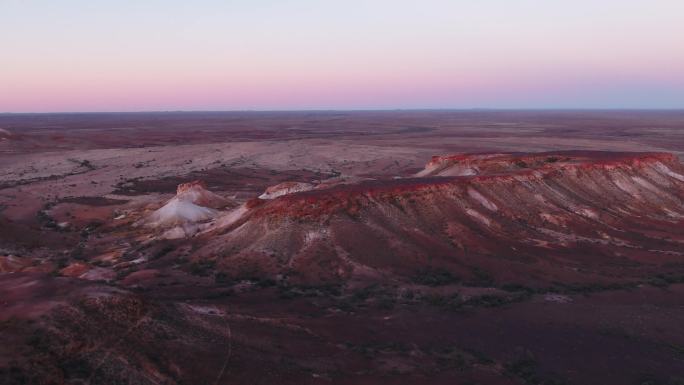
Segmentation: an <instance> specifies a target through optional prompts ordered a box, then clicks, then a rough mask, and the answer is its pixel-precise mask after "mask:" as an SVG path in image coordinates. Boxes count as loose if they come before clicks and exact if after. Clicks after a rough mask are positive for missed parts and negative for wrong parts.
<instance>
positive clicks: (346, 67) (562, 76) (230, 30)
mask: <svg viewBox="0 0 684 385" xmlns="http://www.w3.org/2000/svg"><path fill="white" fill-rule="evenodd" d="M140 3H141V2H134V1H132V0H131V1H121V2H116V3H114V2H112V4H109V5H101V4H99V2H87V1H84V0H82V1H76V0H72V1H68V0H67V1H64V2H59V4H51V5H49V6H46V5H45V3H44V2H38V1H18V0H17V1H15V0H9V1H7V2H3V4H2V5H0V46H2V47H3V51H2V67H0V68H1V70H0V112H34V111H36V112H45V111H127V110H133V111H140V110H179V109H184V110H230V109H321V108H323V109H336V108H338V109H347V108H354V109H356V108H361V109H364V108H471V107H492V108H496V107H503V108H554V107H570V108H604V107H613V108H634V107H637V108H639V107H642V108H684V49H682V44H681V36H684V20H683V18H684V16H682V15H684V5H682V4H684V3H683V2H681V1H674V0H672V1H658V2H652V1H630V0H623V1H617V0H615V1H613V0H607V1H603V2H601V4H600V5H597V4H596V3H597V2H594V1H588V0H579V1H557V2H548V1H541V0H538V1H537V0H520V1H516V2H511V1H504V0H483V1H481V2H459V1H440V0H427V1H421V2H410V1H389V0H378V1H373V2H367V1H366V2H364V1H354V0H352V1H346V2H341V1H340V2H336V1H330V2H325V4H320V3H321V2H313V1H290V2H275V1H264V2H253V1H252V2H248V1H236V2H220V1H200V2H197V3H194V2H193V5H190V4H189V3H188V2H181V1H154V0H153V1H149V2H143V4H140ZM228 3H230V4H228ZM256 3H259V4H256ZM283 3H287V4H283ZM369 3H372V4H369ZM419 3H420V4H419ZM460 3H462V4H460ZM474 3H476V4H474Z"/></svg>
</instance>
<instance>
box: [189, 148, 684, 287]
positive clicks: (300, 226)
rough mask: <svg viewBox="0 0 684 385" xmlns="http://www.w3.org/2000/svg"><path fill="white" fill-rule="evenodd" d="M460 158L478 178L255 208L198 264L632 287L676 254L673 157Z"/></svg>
mask: <svg viewBox="0 0 684 385" xmlns="http://www.w3.org/2000/svg"><path fill="white" fill-rule="evenodd" d="M459 157H460V158H458V159H459V162H461V161H463V159H468V162H469V163H470V164H471V165H472V166H474V167H477V168H478V169H479V170H480V171H481V173H480V174H478V175H470V176H446V177H445V176H430V177H422V178H407V179H399V180H393V181H364V182H361V183H356V184H350V185H340V186H335V187H332V188H329V189H321V190H312V191H306V192H300V193H294V194H289V195H285V196H282V197H278V198H276V199H273V200H271V201H260V200H254V201H252V202H250V204H249V205H248V207H249V208H250V209H249V211H248V212H247V213H246V214H245V215H243V216H242V218H241V219H240V220H238V221H236V222H235V223H233V224H232V225H231V226H229V227H227V228H223V229H219V230H217V231H215V232H214V233H211V234H208V235H207V237H206V238H204V239H203V240H202V242H203V247H202V250H201V251H200V252H199V253H198V255H205V256H211V257H212V258H217V256H220V257H221V258H219V262H220V263H219V267H220V268H224V269H227V270H232V269H238V268H240V267H244V266H245V264H248V265H250V266H256V267H255V268H257V269H260V270H262V271H264V272H265V273H267V274H282V273H283V272H291V273H293V274H295V275H298V276H301V277H306V279H309V280H310V279H322V280H330V279H332V280H335V279H349V278H352V277H355V276H359V275H377V274H398V275H400V276H402V275H403V276H406V275H410V274H415V271H416V269H419V268H422V267H425V266H437V267H440V268H445V269H448V270H449V271H451V272H453V273H454V274H455V275H458V276H462V277H464V279H473V276H474V275H475V276H476V275H477V274H475V273H473V271H487V274H488V276H490V277H491V279H493V280H496V281H499V282H519V281H529V282H536V283H550V282H554V281H561V282H577V281H583V280H592V281H593V282H596V281H597V280H598V281H601V280H604V281H607V282H613V281H614V280H618V281H619V280H622V279H623V278H625V279H633V278H636V277H644V276H647V275H648V274H651V272H654V271H656V270H657V266H659V265H661V264H665V263H670V264H672V263H679V261H680V260H681V258H682V257H684V222H683V221H682V218H684V203H683V200H684V167H682V165H681V164H680V163H679V162H678V161H677V159H676V157H674V156H673V155H671V154H663V153H638V154H626V153H595V152H561V153H543V154H533V155H517V154H512V155H501V154H497V155H493V156H481V155H480V156H478V157H479V158H477V159H472V158H468V157H467V156H459ZM433 162H434V160H433ZM522 162H524V165H523V163H522ZM442 169H443V170H444V169H446V168H442ZM482 170H484V171H482ZM683 269H684V268H683ZM615 277H621V278H619V279H618V278H615Z"/></svg>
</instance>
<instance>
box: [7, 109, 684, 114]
mask: <svg viewBox="0 0 684 385" xmlns="http://www.w3.org/2000/svg"><path fill="white" fill-rule="evenodd" d="M402 111H406V112H412V111H415V112H420V111H424V112H429V111H435V112H448V111H454V112H458V111H463V112H469V111H493V112H495V111H540V112H543V111H684V107H529V108H527V107H526V108H506V107H491V108H490V107H472V108H367V109H366V108H311V109H226V110H212V109H208V110H192V109H188V110H183V109H180V110H123V111H31V112H12V111H5V112H0V115H57V114H64V115H76V114H155V113H238V112H246V113H269V112H402Z"/></svg>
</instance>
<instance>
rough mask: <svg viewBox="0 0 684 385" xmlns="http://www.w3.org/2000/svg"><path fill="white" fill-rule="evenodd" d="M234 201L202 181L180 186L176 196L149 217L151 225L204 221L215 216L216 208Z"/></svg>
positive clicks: (185, 223) (173, 224) (174, 224)
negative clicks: (212, 189) (214, 191)
mask: <svg viewBox="0 0 684 385" xmlns="http://www.w3.org/2000/svg"><path fill="white" fill-rule="evenodd" d="M231 205H232V202H230V201H229V200H228V199H225V198H223V197H221V196H219V195H216V194H214V193H212V192H210V191H208V190H207V189H206V185H205V184H204V183H203V182H201V181H194V182H190V183H184V184H181V185H179V186H178V190H177V193H176V196H175V197H173V198H172V199H171V200H169V201H168V202H167V203H166V204H165V205H164V206H162V207H161V208H160V209H158V210H156V211H154V212H153V213H152V214H150V216H149V217H148V218H147V221H146V222H147V225H148V226H151V227H173V226H180V225H187V224H192V223H197V222H203V221H206V220H209V219H211V218H213V217H215V216H216V215H217V214H218V211H217V210H215V208H221V207H226V206H231Z"/></svg>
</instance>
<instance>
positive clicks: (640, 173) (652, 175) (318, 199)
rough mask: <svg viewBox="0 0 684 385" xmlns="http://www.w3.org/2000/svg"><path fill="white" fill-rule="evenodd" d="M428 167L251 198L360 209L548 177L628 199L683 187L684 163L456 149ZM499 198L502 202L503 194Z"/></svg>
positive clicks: (579, 190)
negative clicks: (406, 174)
mask: <svg viewBox="0 0 684 385" xmlns="http://www.w3.org/2000/svg"><path fill="white" fill-rule="evenodd" d="M435 165H439V166H438V167H437V168H435V167H434V166H435ZM429 168H431V169H432V170H433V171H431V172H428V173H425V174H424V175H425V176H423V177H414V178H405V179H397V180H384V181H376V180H373V181H363V182H360V183H354V184H343V185H338V186H334V187H331V188H327V189H315V190H310V191H304V192H299V193H293V194H288V195H284V196H280V197H278V198H276V199H273V200H271V201H269V202H253V203H252V204H251V206H259V207H254V208H255V209H258V213H255V214H258V215H265V216H291V217H297V218H301V217H328V216H330V215H332V214H334V213H336V212H347V213H350V214H356V213H358V212H359V211H360V210H361V209H362V208H363V207H367V206H372V205H374V203H381V202H385V203H392V204H395V205H403V204H405V203H406V202H409V201H414V200H416V199H427V200H429V199H431V196H434V195H435V194H442V195H444V194H448V195H450V196H451V197H452V198H453V199H461V197H464V198H463V199H466V200H467V199H472V195H473V194H469V193H468V191H469V190H473V189H477V190H482V194H485V195H486V194H491V193H492V192H491V191H490V190H492V191H493V190H495V189H501V188H502V187H503V186H505V188H506V189H516V188H525V189H528V190H534V189H537V188H538V189H539V192H543V191H544V190H548V188H547V187H548V186H544V185H543V184H545V183H547V182H548V181H553V182H554V183H555V184H556V185H558V186H563V188H562V190H561V191H560V193H561V194H569V193H572V194H574V195H576V196H584V198H583V199H589V200H590V201H591V200H592V199H593V200H594V201H595V202H597V206H601V203H599V202H601V201H603V200H604V199H605V198H606V197H613V198H612V199H614V200H615V199H617V200H619V201H623V202H624V201H625V200H633V199H642V200H644V199H645V200H648V199H649V195H650V196H654V194H656V195H655V196H657V195H658V194H659V193H662V194H665V193H666V192H664V190H672V189H679V190H678V191H681V188H682V187H683V186H682V183H683V182H684V167H682V165H681V164H680V163H679V162H678V160H677V158H676V157H675V156H674V155H672V154H669V153H612V152H586V151H582V152H580V151H567V152H553V153H551V152H546V153H536V154H476V155H467V154H459V155H454V156H444V157H433V159H432V160H431V161H430V163H429V164H428V167H426V169H429ZM451 168H457V171H455V172H453V171H452V169H451ZM463 170H473V171H472V172H468V173H464V172H463ZM545 181H547V182H545ZM535 185H539V187H535ZM559 188H560V187H559ZM670 193H671V191H670ZM554 194H555V193H554ZM480 195H481V194H480ZM504 198H505V193H504V195H503V196H502V199H504ZM567 199H568V200H569V201H570V200H572V199H573V198H572V197H568V198H567ZM509 203H510V202H509ZM502 205H503V206H504V207H505V206H506V202H503V204H502Z"/></svg>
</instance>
